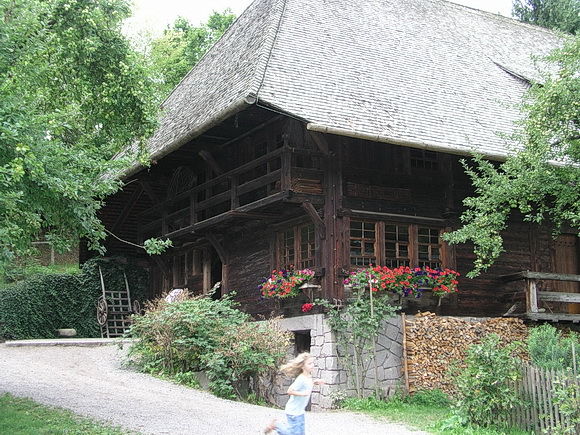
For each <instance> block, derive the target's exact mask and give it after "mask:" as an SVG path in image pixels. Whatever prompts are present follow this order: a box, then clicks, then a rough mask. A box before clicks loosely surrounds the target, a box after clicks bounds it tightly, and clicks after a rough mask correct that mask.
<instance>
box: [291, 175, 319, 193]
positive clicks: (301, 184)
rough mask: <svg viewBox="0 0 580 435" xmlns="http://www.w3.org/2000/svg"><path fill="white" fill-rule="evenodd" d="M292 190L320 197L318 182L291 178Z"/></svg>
mask: <svg viewBox="0 0 580 435" xmlns="http://www.w3.org/2000/svg"><path fill="white" fill-rule="evenodd" d="M292 190H294V191H295V192H298V193H309V194H312V195H322V184H321V183H320V180H309V179H307V178H292Z"/></svg>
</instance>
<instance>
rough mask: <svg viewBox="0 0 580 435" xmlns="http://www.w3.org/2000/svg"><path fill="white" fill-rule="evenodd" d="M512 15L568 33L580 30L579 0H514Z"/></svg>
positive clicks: (526, 21) (575, 32) (524, 20)
mask: <svg viewBox="0 0 580 435" xmlns="http://www.w3.org/2000/svg"><path fill="white" fill-rule="evenodd" d="M512 15H513V16H514V17H515V18H517V19H518V20H520V21H523V22H525V23H530V24H537V25H538V26H543V27H548V28H550V29H554V30H560V31H562V32H566V33H572V34H577V33H578V31H579V30H580V1H578V0H513V4H512Z"/></svg>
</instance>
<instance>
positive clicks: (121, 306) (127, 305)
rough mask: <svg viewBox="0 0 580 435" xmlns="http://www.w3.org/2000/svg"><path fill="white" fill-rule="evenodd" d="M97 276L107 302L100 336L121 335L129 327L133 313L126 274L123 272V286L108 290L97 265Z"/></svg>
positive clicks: (111, 336)
mask: <svg viewBox="0 0 580 435" xmlns="http://www.w3.org/2000/svg"><path fill="white" fill-rule="evenodd" d="M99 276H100V278H101V289H102V291H103V298H104V299H105V301H106V302H107V321H106V322H105V323H104V324H103V325H101V337H106V338H114V337H121V336H122V335H123V334H124V333H125V332H126V331H127V329H129V326H130V325H131V319H130V316H131V314H132V313H133V309H132V307H133V306H132V303H131V293H130V291H129V282H128V281H127V275H126V274H125V272H123V276H124V278H125V288H124V289H118V290H109V289H107V288H106V287H105V280H104V279H103V272H102V271H101V266H99Z"/></svg>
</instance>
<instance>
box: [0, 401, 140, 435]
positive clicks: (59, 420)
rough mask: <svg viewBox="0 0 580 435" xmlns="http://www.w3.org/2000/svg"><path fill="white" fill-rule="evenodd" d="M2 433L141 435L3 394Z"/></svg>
mask: <svg viewBox="0 0 580 435" xmlns="http://www.w3.org/2000/svg"><path fill="white" fill-rule="evenodd" d="M0 434H11V435H49V434H50V435H57V434H67V435H72V434H91V435H125V434H137V432H129V431H125V430H122V429H120V428H118V427H114V426H111V425H108V424H105V423H101V422H98V421H95V420H91V419H88V418H82V417H78V416H76V415H75V414H73V413H72V412H70V411H67V410H64V409H60V408H52V407H48V406H43V405H40V404H38V403H36V402H33V401H32V400H28V399H22V398H18V397H14V396H12V395H10V394H3V395H0Z"/></svg>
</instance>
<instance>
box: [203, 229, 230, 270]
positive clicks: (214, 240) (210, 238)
mask: <svg viewBox="0 0 580 435" xmlns="http://www.w3.org/2000/svg"><path fill="white" fill-rule="evenodd" d="M205 238H206V239H207V240H208V241H209V242H210V243H211V244H212V246H213V247H214V248H215V250H216V252H217V253H218V255H219V256H220V260H221V261H222V266H223V265H225V264H227V253H226V250H225V249H224V247H223V246H222V244H221V242H220V241H219V240H218V239H217V237H216V236H214V235H213V234H206V236H205Z"/></svg>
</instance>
